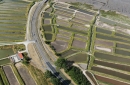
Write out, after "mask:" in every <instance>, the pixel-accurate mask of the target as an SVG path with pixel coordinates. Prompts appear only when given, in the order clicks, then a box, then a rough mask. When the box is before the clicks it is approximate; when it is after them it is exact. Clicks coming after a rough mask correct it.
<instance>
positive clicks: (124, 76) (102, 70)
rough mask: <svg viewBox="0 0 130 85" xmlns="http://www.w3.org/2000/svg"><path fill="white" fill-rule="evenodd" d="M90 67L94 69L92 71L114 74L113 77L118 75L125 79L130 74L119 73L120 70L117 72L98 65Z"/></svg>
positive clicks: (129, 76) (129, 77) (127, 78)
mask: <svg viewBox="0 0 130 85" xmlns="http://www.w3.org/2000/svg"><path fill="white" fill-rule="evenodd" d="M91 69H92V70H94V71H97V72H100V73H104V74H108V75H111V76H115V77H118V78H122V79H126V80H129V79H130V75H128V74H124V73H120V72H117V71H114V70H109V69H104V68H100V67H92V68H91Z"/></svg>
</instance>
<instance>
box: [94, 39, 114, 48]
mask: <svg viewBox="0 0 130 85" xmlns="http://www.w3.org/2000/svg"><path fill="white" fill-rule="evenodd" d="M95 45H101V46H108V47H113V46H114V43H113V42H110V41H106V40H101V39H96V41H95Z"/></svg>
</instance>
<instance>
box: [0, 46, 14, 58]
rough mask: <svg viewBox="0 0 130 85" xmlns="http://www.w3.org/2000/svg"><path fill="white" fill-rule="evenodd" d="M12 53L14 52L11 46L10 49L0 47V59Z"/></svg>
mask: <svg viewBox="0 0 130 85" xmlns="http://www.w3.org/2000/svg"><path fill="white" fill-rule="evenodd" d="M13 54H14V52H13V50H12V49H11V48H10V49H1V50H0V59H1V58H5V57H8V56H9V55H13Z"/></svg>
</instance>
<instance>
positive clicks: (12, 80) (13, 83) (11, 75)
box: [3, 66, 20, 85]
mask: <svg viewBox="0 0 130 85" xmlns="http://www.w3.org/2000/svg"><path fill="white" fill-rule="evenodd" d="M3 69H4V72H5V74H6V76H7V79H8V81H9V83H10V85H20V84H19V82H18V80H17V78H16V76H15V74H14V72H13V70H12V68H11V66H3Z"/></svg>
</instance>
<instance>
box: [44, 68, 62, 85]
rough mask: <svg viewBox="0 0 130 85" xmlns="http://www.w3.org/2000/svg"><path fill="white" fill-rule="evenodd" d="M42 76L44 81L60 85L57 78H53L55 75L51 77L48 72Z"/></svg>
mask: <svg viewBox="0 0 130 85" xmlns="http://www.w3.org/2000/svg"><path fill="white" fill-rule="evenodd" d="M44 76H45V78H46V79H48V80H49V81H50V82H51V83H52V84H53V85H62V83H61V82H60V80H59V79H58V78H56V77H55V75H53V74H52V73H51V72H50V71H48V70H47V71H46V72H45V73H44Z"/></svg>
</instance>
